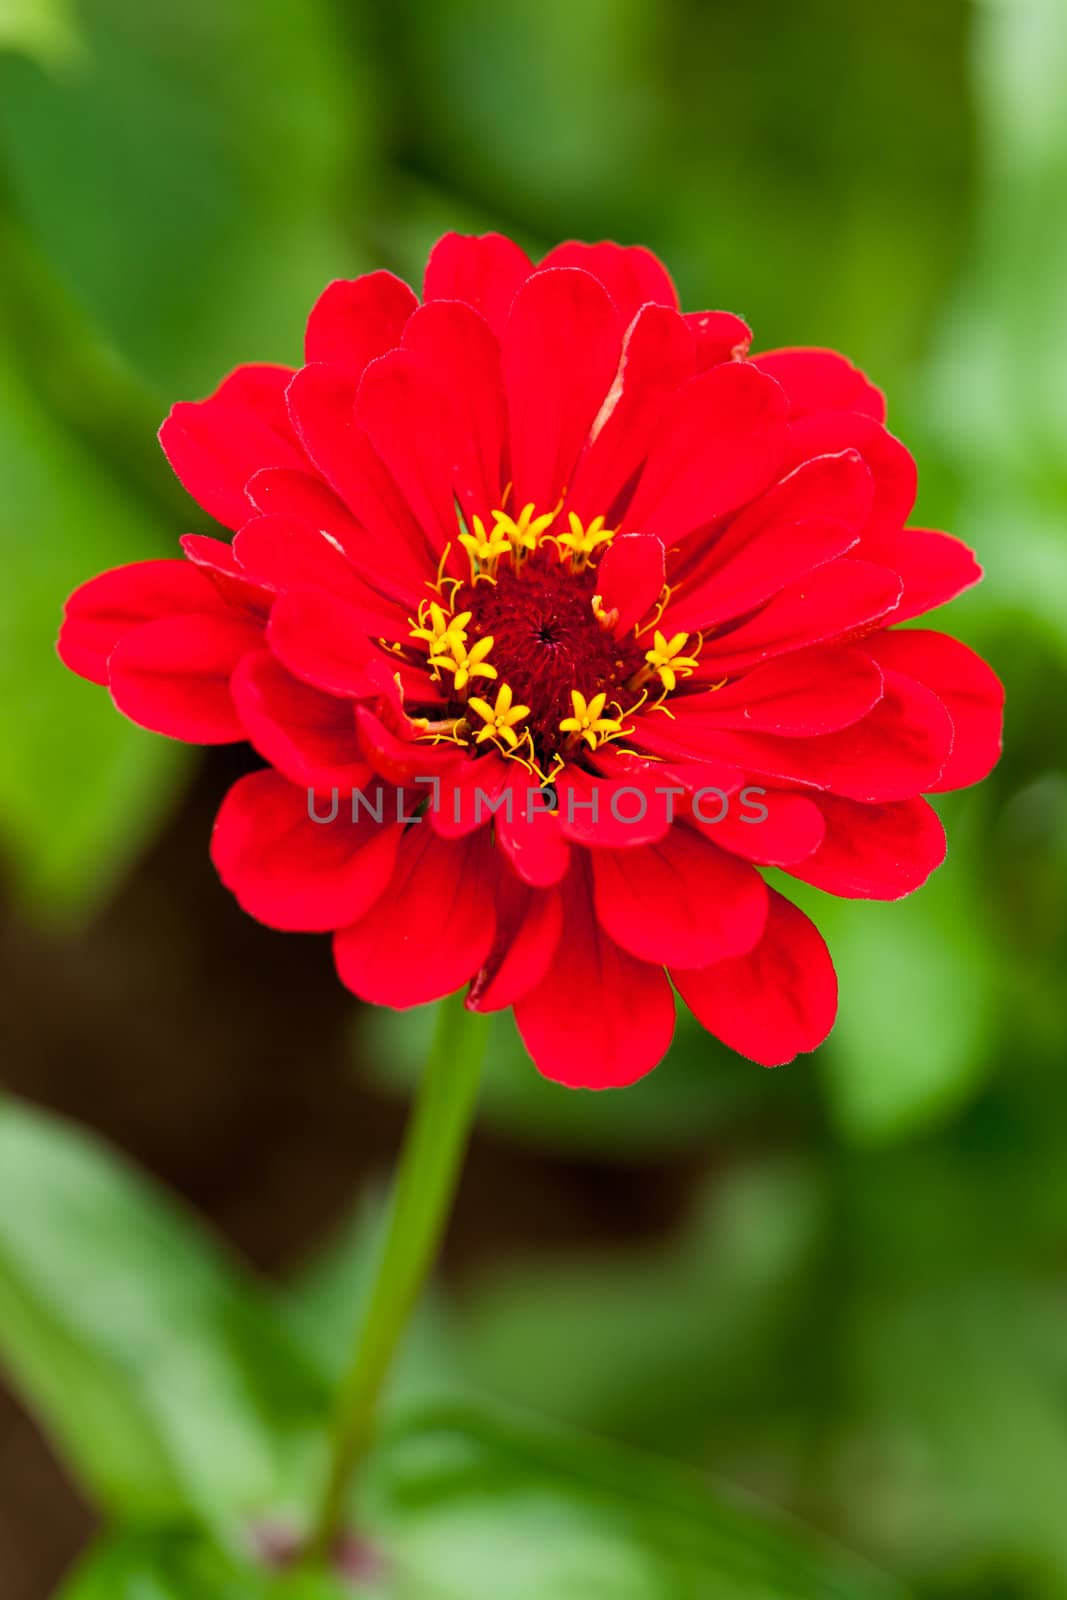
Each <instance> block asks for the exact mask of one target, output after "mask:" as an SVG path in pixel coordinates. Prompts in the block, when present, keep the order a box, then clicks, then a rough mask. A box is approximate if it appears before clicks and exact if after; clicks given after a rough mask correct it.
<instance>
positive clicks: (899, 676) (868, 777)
mask: <svg viewBox="0 0 1067 1600" xmlns="http://www.w3.org/2000/svg"><path fill="white" fill-rule="evenodd" d="M707 745H708V749H709V751H710V752H711V753H712V754H713V755H716V756H718V757H719V758H720V760H723V761H732V762H735V763H736V764H737V765H738V766H740V767H743V768H744V769H745V770H746V771H747V772H749V773H759V774H762V775H763V776H765V777H768V778H771V779H774V780H776V781H777V782H778V783H788V784H794V783H795V784H800V785H802V786H803V787H805V788H813V789H828V790H830V791H831V793H834V794H842V795H846V796H847V797H848V798H849V799H851V800H862V801H865V802H881V801H885V800H907V799H910V798H911V797H912V796H913V795H916V794H921V793H923V792H924V791H929V790H930V789H931V788H932V787H933V786H934V784H935V783H936V782H937V779H938V775H939V774H940V772H941V770H942V768H943V767H944V765H945V762H946V760H947V758H948V753H949V750H950V748H951V746H952V722H951V719H950V717H949V714H948V712H947V711H946V710H945V707H944V705H943V704H942V702H941V701H940V700H939V699H938V697H937V695H935V694H932V693H931V692H930V690H929V689H924V688H923V686H922V685H921V684H919V683H915V682H914V681H913V680H912V679H910V678H907V677H905V676H904V674H903V673H900V672H893V671H891V670H888V669H887V670H886V671H885V693H884V694H883V696H882V698H881V700H879V702H878V704H877V705H876V706H875V708H874V710H873V711H871V712H870V713H869V714H868V715H867V716H866V717H864V718H863V719H862V720H861V721H860V722H856V723H854V724H853V725H852V727H850V728H845V729H843V730H842V732H840V733H827V734H824V735H823V736H822V737H821V738H817V739H782V738H778V737H776V736H775V735H774V734H770V733H767V734H761V733H727V732H723V733H715V734H711V733H709V734H708V735H707Z"/></svg>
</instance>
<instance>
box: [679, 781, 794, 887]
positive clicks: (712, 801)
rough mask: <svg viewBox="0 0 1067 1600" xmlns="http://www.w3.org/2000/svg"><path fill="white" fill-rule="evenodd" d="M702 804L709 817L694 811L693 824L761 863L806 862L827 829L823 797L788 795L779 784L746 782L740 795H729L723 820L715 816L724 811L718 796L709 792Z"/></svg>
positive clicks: (733, 851)
mask: <svg viewBox="0 0 1067 1600" xmlns="http://www.w3.org/2000/svg"><path fill="white" fill-rule="evenodd" d="M699 807H700V812H701V815H702V816H703V818H704V819H705V820H704V821H701V819H700V817H699V816H697V815H692V817H691V822H692V825H693V827H695V828H699V829H700V831H701V833H704V834H706V835H707V837H708V838H709V839H711V840H712V841H713V843H715V844H717V845H719V847H720V848H721V849H723V850H729V852H730V854H731V855H735V856H741V857H742V858H743V859H744V860H745V861H756V862H758V863H759V864H760V866H763V867H785V866H790V865H792V863H793V862H795V861H806V860H807V859H808V858H809V857H810V856H811V854H812V853H813V851H815V850H817V849H818V847H819V845H820V844H821V842H822V839H823V835H824V834H825V832H826V824H825V823H824V821H823V818H822V810H821V807H822V799H821V798H820V801H819V803H818V804H816V803H815V801H814V800H808V799H806V798H805V796H804V795H800V794H785V793H783V792H782V791H781V790H780V789H762V788H760V787H758V786H757V785H753V784H747V785H746V786H745V787H744V788H743V789H742V790H741V792H740V794H738V795H736V796H731V797H730V800H729V805H728V808H727V810H726V814H725V815H724V816H723V817H722V819H721V821H716V820H713V819H715V818H717V817H718V815H719V812H720V811H721V810H722V803H721V801H720V800H719V799H718V797H717V795H715V794H709V795H708V796H707V799H706V802H705V801H700V802H699Z"/></svg>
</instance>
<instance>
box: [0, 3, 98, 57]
mask: <svg viewBox="0 0 1067 1600" xmlns="http://www.w3.org/2000/svg"><path fill="white" fill-rule="evenodd" d="M81 48H82V41H81V37H80V35H79V32H78V27H77V24H76V22H75V20H74V14H73V11H72V9H71V3H70V0H0V54H3V52H4V51H5V50H15V51H19V52H20V53H22V54H23V55H28V56H34V57H36V58H37V60H39V61H43V62H45V63H46V65H49V66H53V65H58V66H65V65H67V64H68V63H69V62H70V61H72V60H76V59H77V57H78V55H79V54H80V51H81Z"/></svg>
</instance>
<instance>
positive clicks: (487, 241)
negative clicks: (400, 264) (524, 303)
mask: <svg viewBox="0 0 1067 1600" xmlns="http://www.w3.org/2000/svg"><path fill="white" fill-rule="evenodd" d="M532 271H533V262H532V261H531V260H530V258H529V256H528V255H527V254H526V252H525V251H524V250H520V248H519V246H518V245H517V244H513V243H512V241H511V240H510V239H505V238H504V236H503V234H500V233H484V234H481V235H480V236H479V235H471V234H463V233H446V234H445V236H444V238H443V239H438V241H437V243H436V244H435V245H434V247H433V249H432V250H431V251H430V259H429V261H428V262H427V265H426V281H425V284H424V286H423V299H424V300H462V301H464V303H465V304H466V305H469V306H473V307H474V309H475V311H479V312H481V314H482V316H483V317H484V318H485V320H486V322H487V323H488V324H489V326H490V328H492V330H493V332H494V333H500V332H502V330H503V328H504V324H505V323H506V322H507V320H508V315H509V313H510V311H511V306H512V302H513V300H514V299H515V295H516V293H517V291H518V288H519V285H520V283H522V282H523V281H524V280H525V279H526V278H528V277H529V276H530V273H531V272H532Z"/></svg>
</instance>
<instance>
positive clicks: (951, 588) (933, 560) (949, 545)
mask: <svg viewBox="0 0 1067 1600" xmlns="http://www.w3.org/2000/svg"><path fill="white" fill-rule="evenodd" d="M874 548H875V546H874V543H873V541H868V545H867V546H866V549H867V550H868V551H869V552H870V553H871V559H872V560H875V561H878V562H879V563H880V564H881V565H883V566H886V567H891V568H892V569H893V571H894V572H895V573H897V575H898V576H899V577H900V578H902V579H903V580H904V593H903V595H902V596H901V600H900V605H899V606H898V607H897V609H896V611H895V612H894V613H893V622H894V623H897V622H907V621H908V619H909V618H910V617H919V616H921V615H922V614H923V612H924V611H931V610H932V609H933V607H934V606H943V605H946V604H947V602H948V601H949V600H954V599H955V598H956V596H957V595H958V594H962V593H963V591H964V589H969V588H970V587H971V585H972V584H974V583H977V582H978V580H979V579H980V578H981V576H982V569H981V567H980V566H979V565H978V562H977V561H976V560H975V555H974V551H973V550H968V548H967V546H966V545H965V544H964V543H963V541H962V540H960V539H954V538H953V537H952V535H951V534H948V533H935V532H933V531H932V530H931V529H927V528H902V529H901V530H900V532H899V533H898V534H896V535H894V536H893V537H892V538H886V539H884V540H882V541H880V542H879V543H878V545H877V551H878V554H877V555H875V554H874V553H873V551H874Z"/></svg>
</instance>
